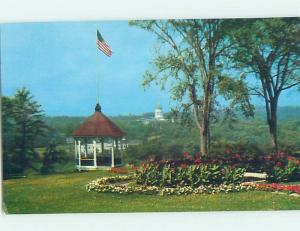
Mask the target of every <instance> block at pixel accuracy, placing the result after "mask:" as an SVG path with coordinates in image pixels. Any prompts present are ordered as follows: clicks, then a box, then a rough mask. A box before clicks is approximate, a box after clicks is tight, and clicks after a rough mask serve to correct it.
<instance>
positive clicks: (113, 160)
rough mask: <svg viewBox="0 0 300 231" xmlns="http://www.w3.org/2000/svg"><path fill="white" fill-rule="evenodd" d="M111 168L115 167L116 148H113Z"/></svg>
mask: <svg viewBox="0 0 300 231" xmlns="http://www.w3.org/2000/svg"><path fill="white" fill-rule="evenodd" d="M111 167H112V168H113V167H115V151H114V147H113V146H112V147H111Z"/></svg>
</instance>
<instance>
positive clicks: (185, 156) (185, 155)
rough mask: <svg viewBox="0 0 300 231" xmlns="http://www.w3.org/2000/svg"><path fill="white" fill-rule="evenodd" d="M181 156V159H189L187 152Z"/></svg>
mask: <svg viewBox="0 0 300 231" xmlns="http://www.w3.org/2000/svg"><path fill="white" fill-rule="evenodd" d="M182 156H183V158H187V159H188V158H190V155H189V153H188V152H184V153H182Z"/></svg>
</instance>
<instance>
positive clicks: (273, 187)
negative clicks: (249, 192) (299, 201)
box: [256, 183, 300, 194]
mask: <svg viewBox="0 0 300 231" xmlns="http://www.w3.org/2000/svg"><path fill="white" fill-rule="evenodd" d="M256 189H257V190H264V191H283V192H287V193H297V194H300V185H282V184H276V183H273V184H256Z"/></svg>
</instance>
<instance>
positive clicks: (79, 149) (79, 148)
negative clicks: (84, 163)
mask: <svg viewBox="0 0 300 231" xmlns="http://www.w3.org/2000/svg"><path fill="white" fill-rule="evenodd" d="M78 159H79V160H78V162H79V164H78V166H79V168H80V166H81V146H80V140H78Z"/></svg>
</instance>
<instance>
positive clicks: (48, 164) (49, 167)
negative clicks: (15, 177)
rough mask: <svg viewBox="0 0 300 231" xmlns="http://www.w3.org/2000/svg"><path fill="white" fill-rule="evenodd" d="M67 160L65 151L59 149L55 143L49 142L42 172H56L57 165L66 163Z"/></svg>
mask: <svg viewBox="0 0 300 231" xmlns="http://www.w3.org/2000/svg"><path fill="white" fill-rule="evenodd" d="M67 160H68V159H67V157H66V153H65V151H63V150H58V149H57V148H56V145H55V144H49V146H48V147H47V149H46V151H45V153H44V157H43V161H42V163H43V165H42V167H41V168H40V172H41V173H42V174H48V173H52V172H55V167H56V165H60V164H65V163H66V162H67Z"/></svg>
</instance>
